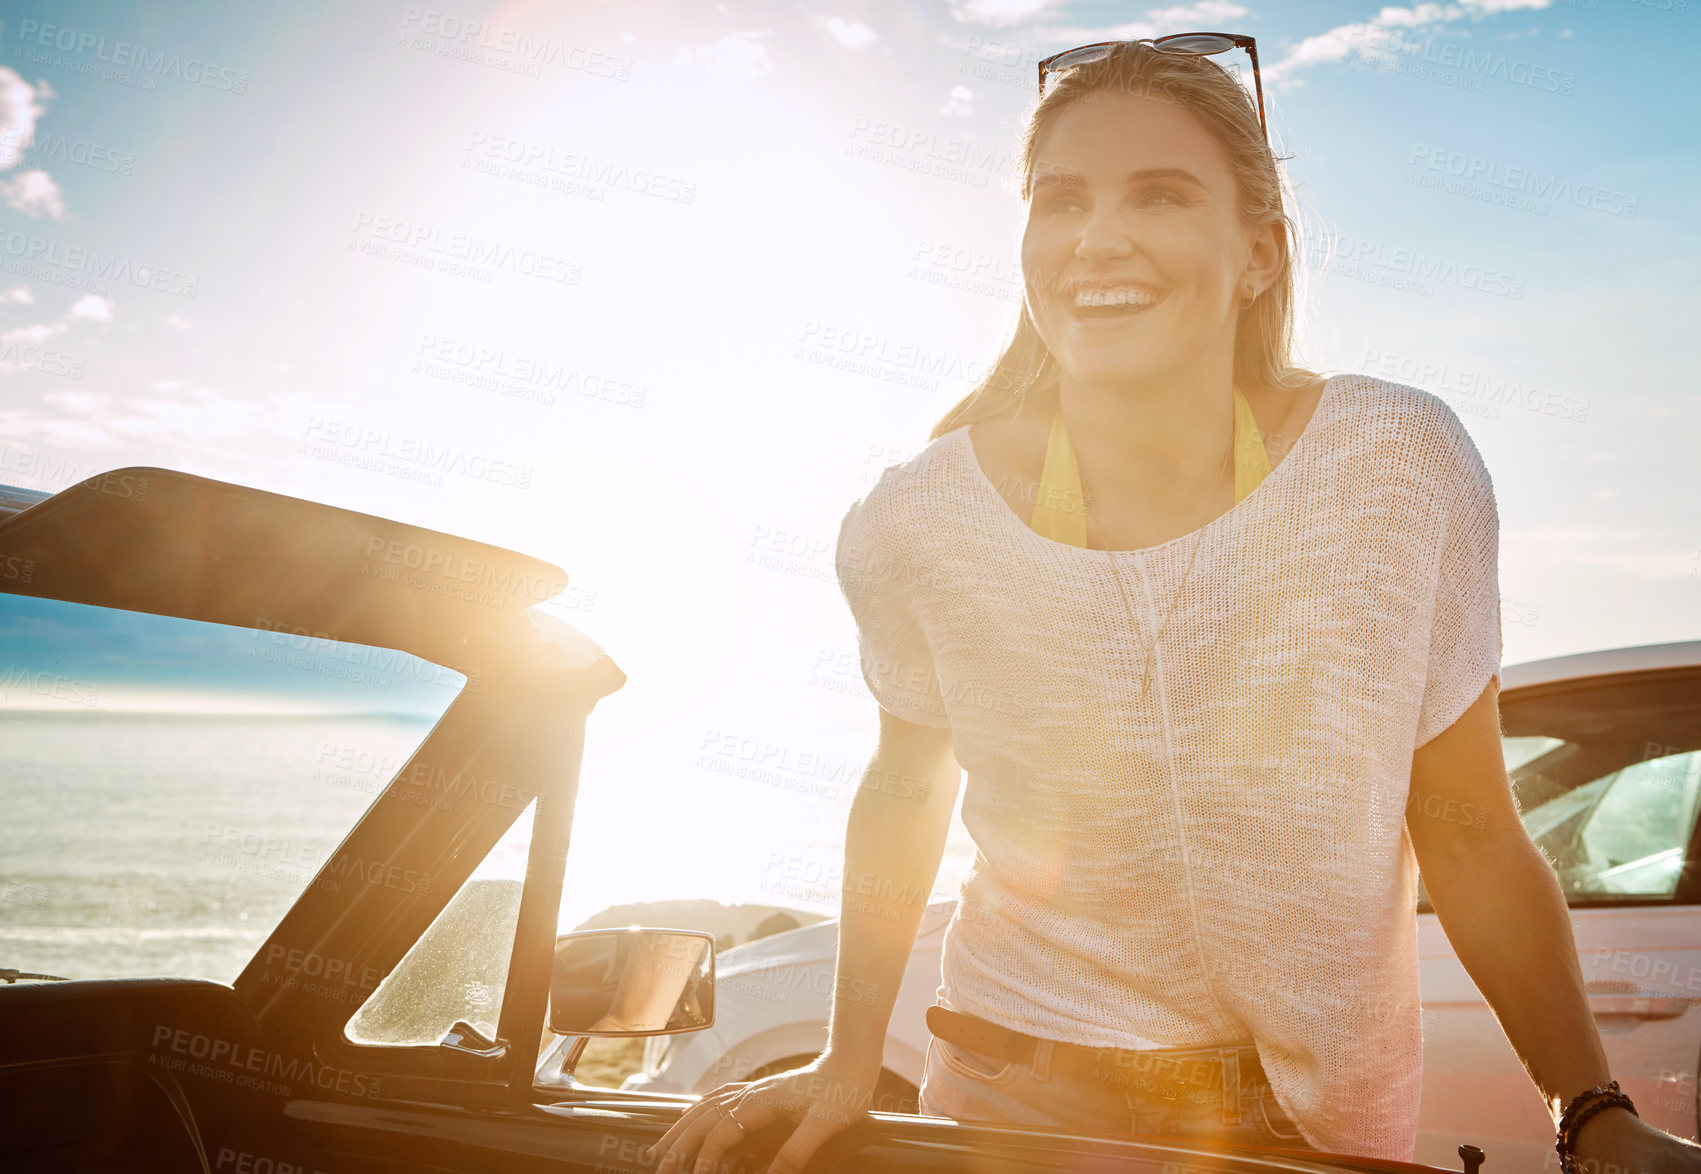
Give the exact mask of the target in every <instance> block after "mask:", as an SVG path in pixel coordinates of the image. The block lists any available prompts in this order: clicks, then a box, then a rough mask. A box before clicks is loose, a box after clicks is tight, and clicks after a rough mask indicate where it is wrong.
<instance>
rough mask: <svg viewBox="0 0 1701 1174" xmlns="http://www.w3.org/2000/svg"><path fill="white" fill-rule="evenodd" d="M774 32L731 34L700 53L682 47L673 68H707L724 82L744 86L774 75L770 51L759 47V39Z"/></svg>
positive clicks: (674, 60) (762, 30) (697, 49)
mask: <svg viewBox="0 0 1701 1174" xmlns="http://www.w3.org/2000/svg"><path fill="white" fill-rule="evenodd" d="M773 31H774V30H773V29H746V30H744V31H743V32H737V33H728V34H727V35H726V36H724V37H722V38H721V39H720V40H718V41H716V42H715V43H714V44H712V45H703V46H699V47H698V48H696V49H687V48H685V47H684V46H683V45H682V46H680V47H679V48H678V49H677V50H675V52H674V54H673V64H674V66H675V67H676V68H683V67H686V66H690V65H695V64H702V65H705V66H707V67H708V69H709V71H710V72H711V73H712V74H714V76H715V77H716V78H718V79H719V80H721V81H730V82H741V81H751V80H753V79H755V78H759V77H765V76H767V75H768V74H770V73H773V72H774V65H773V62H771V61H769V60H768V51H767V50H766V49H764V48H762V46H761V45H759V44H757V43H756V38H758V37H765V36H767V35H769V34H770V33H772V32H773Z"/></svg>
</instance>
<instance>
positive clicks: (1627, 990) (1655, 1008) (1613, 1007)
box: [1583, 981, 1689, 1019]
mask: <svg viewBox="0 0 1701 1174" xmlns="http://www.w3.org/2000/svg"><path fill="white" fill-rule="evenodd" d="M1583 989H1584V990H1585V991H1587V992H1588V995H1589V1010H1590V1011H1592V1012H1594V1014H1595V1017H1596V1018H1597V1019H1676V1018H1677V1017H1678V1016H1679V1015H1682V1014H1683V1013H1684V1012H1685V1011H1687V1010H1689V1000H1688V999H1687V998H1685V997H1684V996H1682V995H1675V996H1674V995H1656V994H1650V993H1648V992H1647V991H1643V990H1639V989H1637V987H1636V985H1635V984H1634V983H1626V982H1617V981H1607V982H1591V983H1587V984H1585V986H1584V988H1583Z"/></svg>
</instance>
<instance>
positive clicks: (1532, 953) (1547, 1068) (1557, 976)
mask: <svg viewBox="0 0 1701 1174" xmlns="http://www.w3.org/2000/svg"><path fill="white" fill-rule="evenodd" d="M1467 805H1469V806H1467ZM1473 808H1474V809H1475V810H1474V811H1472V809H1473ZM1461 812H1471V813H1472V817H1471V818H1470V819H1462V818H1461V817H1460V813H1461ZM1426 813H1433V814H1426ZM1406 828H1407V831H1408V832H1409V834H1410V835H1411V839H1412V847H1413V848H1414V849H1415V851H1416V853H1417V859H1418V868H1419V870H1420V871H1421V872H1422V874H1423V882H1424V887H1425V888H1426V889H1427V890H1428V891H1429V899H1430V903H1431V904H1432V905H1433V906H1434V908H1435V913H1436V916H1437V918H1438V919H1439V920H1440V922H1441V926H1442V928H1443V929H1444V930H1446V932H1447V940H1448V941H1449V942H1451V943H1452V945H1453V949H1454V952H1455V953H1456V954H1457V955H1458V957H1459V961H1460V962H1461V963H1462V964H1463V965H1464V967H1465V970H1466V972H1467V973H1468V974H1469V975H1470V976H1471V980H1472V981H1473V982H1475V983H1476V985H1477V989H1478V990H1480V991H1481V992H1482V994H1483V997H1484V998H1485V999H1487V1000H1488V1004H1489V1006H1490V1007H1492V1008H1493V1009H1494V1014H1495V1018H1496V1019H1497V1020H1499V1022H1500V1026H1501V1029H1502V1030H1503V1031H1504V1032H1505V1033H1506V1038H1507V1040H1508V1041H1509V1042H1510V1043H1511V1044H1512V1047H1513V1049H1514V1050H1515V1051H1516V1052H1517V1053H1518V1057H1519V1059H1520V1060H1521V1061H1522V1062H1523V1065H1524V1069H1525V1071H1527V1072H1528V1073H1529V1074H1530V1079H1531V1080H1533V1081H1534V1082H1535V1085H1536V1088H1537V1090H1539V1091H1540V1093H1541V1095H1542V1098H1543V1099H1544V1100H1545V1101H1546V1102H1547V1106H1548V1112H1549V1114H1550V1115H1551V1116H1552V1117H1553V1119H1554V1124H1555V1126H1556V1127H1557V1125H1558V1122H1559V1115H1560V1113H1561V1111H1562V1110H1563V1109H1564V1107H1565V1105H1566V1103H1567V1102H1568V1101H1569V1100H1570V1099H1571V1098H1572V1097H1574V1096H1576V1095H1577V1094H1578V1093H1580V1092H1583V1091H1584V1090H1586V1089H1590V1088H1593V1087H1594V1086H1595V1085H1598V1084H1605V1083H1606V1082H1607V1081H1608V1080H1610V1079H1612V1077H1611V1074H1610V1073H1609V1072H1608V1070H1607V1058H1606V1051H1605V1049H1604V1048H1602V1046H1601V1040H1600V1034H1599V1033H1598V1032H1597V1031H1596V1029H1595V1020H1594V1016H1593V1014H1592V1013H1591V1012H1590V1010H1589V1001H1588V997H1587V995H1586V994H1585V992H1584V988H1583V972H1582V967H1581V966H1580V965H1579V964H1578V961H1577V945H1576V941H1575V939H1573V937H1572V935H1571V918H1570V914H1569V911H1568V910H1567V908H1566V904H1565V895H1564V893H1563V892H1561V890H1560V887H1559V879H1558V877H1556V876H1555V875H1554V871H1553V868H1552V867H1551V866H1550V865H1549V864H1548V862H1547V859H1546V857H1544V856H1543V855H1542V853H1541V850H1540V849H1539V848H1537V847H1536V845H1535V844H1534V843H1533V842H1532V841H1531V839H1530V836H1529V833H1528V832H1526V831H1525V830H1524V824H1523V821H1522V820H1521V819H1520V818H1519V816H1518V809H1517V805H1516V803H1515V802H1514V801H1513V797H1512V788H1511V784H1510V782H1509V781H1508V779H1507V776H1506V759H1505V754H1504V752H1503V750H1502V749H1501V731H1500V694H1499V688H1498V686H1497V683H1496V682H1495V681H1493V680H1491V681H1490V682H1489V683H1488V687H1487V688H1485V689H1484V690H1483V693H1482V696H1481V697H1479V698H1477V700H1476V701H1475V702H1474V703H1472V705H1471V707H1470V708H1469V709H1467V710H1466V711H1465V712H1464V714H1462V715H1461V716H1460V718H1459V720H1458V721H1456V722H1454V723H1453V725H1451V726H1449V727H1448V728H1447V729H1446V730H1445V731H1443V732H1442V733H1441V734H1439V735H1437V736H1436V737H1434V738H1432V739H1431V740H1430V741H1429V742H1427V743H1426V744H1424V745H1423V746H1422V747H1420V748H1419V749H1418V750H1417V751H1416V753H1414V754H1413V756H1412V782H1411V801H1410V802H1409V803H1408V804H1407V807H1406ZM1577 1158H1578V1161H1579V1164H1580V1165H1581V1164H1582V1163H1584V1162H1588V1161H1590V1160H1595V1161H1597V1162H1598V1164H1597V1165H1592V1166H1590V1167H1589V1168H1590V1169H1601V1170H1605V1169H1610V1168H1611V1167H1610V1166H1608V1165H1607V1163H1609V1162H1610V1163H1613V1164H1615V1165H1616V1166H1618V1167H1619V1168H1620V1169H1622V1170H1625V1171H1628V1172H1631V1174H1668V1172H1676V1171H1684V1172H1694V1171H1701V1146H1697V1145H1695V1144H1694V1143H1692V1142H1688V1141H1684V1140H1682V1139H1681V1138H1676V1137H1673V1136H1672V1135H1671V1134H1669V1133H1665V1132H1664V1131H1662V1130H1659V1129H1656V1128H1654V1127H1653V1126H1651V1125H1648V1124H1646V1123H1645V1122H1643V1121H1641V1120H1640V1119H1639V1118H1637V1117H1636V1116H1635V1115H1634V1114H1633V1113H1631V1112H1630V1111H1629V1110H1627V1109H1623V1108H1620V1107H1617V1106H1614V1107H1613V1108H1609V1109H1604V1110H1602V1111H1601V1112H1599V1113H1596V1114H1594V1115H1593V1116H1591V1117H1590V1118H1589V1120H1588V1122H1587V1123H1586V1124H1585V1125H1584V1127H1583V1129H1582V1130H1581V1131H1580V1132H1579V1134H1578V1139H1577Z"/></svg>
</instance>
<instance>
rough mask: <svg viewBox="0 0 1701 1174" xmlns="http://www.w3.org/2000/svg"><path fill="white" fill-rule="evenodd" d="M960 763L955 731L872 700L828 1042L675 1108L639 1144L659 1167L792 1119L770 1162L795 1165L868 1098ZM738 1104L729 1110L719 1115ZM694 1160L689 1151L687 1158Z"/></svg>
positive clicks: (850, 829)
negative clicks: (872, 722) (873, 734)
mask: <svg viewBox="0 0 1701 1174" xmlns="http://www.w3.org/2000/svg"><path fill="white" fill-rule="evenodd" d="M962 777H963V771H962V767H960V766H959V765H958V764H957V757H956V754H955V753H954V752H953V750H952V745H951V731H950V730H949V729H939V728H936V727H934V726H923V725H916V724H915V723H914V722H907V721H904V720H903V719H901V718H898V717H894V716H893V715H892V714H890V713H888V712H887V711H886V710H884V709H882V710H881V711H880V742H879V745H878V747H877V748H876V749H875V752H874V758H873V759H872V760H871V761H870V762H869V764H868V769H867V770H866V771H865V772H864V773H863V776H862V785H861V786H860V787H858V788H857V793H856V797H855V798H854V799H852V800H851V813H850V822H849V825H848V826H847V828H846V831H845V882H844V903H843V906H842V908H841V909H840V914H839V959H838V974H837V982H836V984H835V986H834V991H833V1013H832V1020H831V1023H830V1025H829V1028H828V1033H827V1048H826V1050H825V1051H823V1052H822V1053H821V1054H820V1055H819V1056H817V1057H816V1058H815V1059H814V1060H812V1061H810V1062H809V1063H807V1064H804V1065H803V1066H801V1067H799V1068H794V1069H790V1070H788V1071H785V1072H776V1073H774V1074H773V1075H772V1076H766V1077H763V1078H762V1079H761V1080H756V1081H750V1082H734V1083H730V1084H724V1085H721V1086H720V1087H719V1088H716V1089H713V1090H711V1091H710V1092H708V1093H705V1094H704V1095H703V1097H702V1098H701V1099H700V1100H699V1101H698V1103H697V1104H695V1105H693V1106H691V1107H690V1108H689V1109H687V1110H686V1111H685V1112H684V1113H683V1114H681V1115H680V1118H679V1120H678V1121H676V1122H674V1124H673V1125H672V1126H671V1127H670V1128H669V1129H668V1131H667V1132H666V1133H664V1134H663V1135H662V1137H661V1140H660V1141H658V1142H656V1144H655V1145H654V1146H652V1147H650V1149H649V1150H647V1151H645V1158H646V1159H647V1160H648V1159H654V1160H655V1161H656V1174H676V1172H678V1171H683V1170H686V1169H690V1168H694V1167H696V1168H703V1169H710V1170H718V1169H719V1168H720V1165H719V1163H720V1159H721V1155H722V1154H724V1153H725V1152H726V1151H727V1150H728V1149H730V1148H731V1147H733V1146H735V1145H737V1144H738V1143H739V1142H741V1141H743V1140H744V1138H745V1137H746V1136H747V1134H748V1133H751V1132H755V1131H756V1130H759V1129H762V1128H764V1127H765V1126H767V1125H768V1124H769V1123H771V1122H773V1121H775V1120H779V1119H786V1120H789V1121H791V1122H793V1123H795V1125H796V1128H795V1129H793V1130H792V1131H791V1132H790V1136H789V1137H787V1139H786V1141H785V1142H784V1144H782V1145H781V1146H780V1148H779V1149H778V1151H776V1152H775V1154H774V1157H773V1160H772V1162H771V1163H770V1164H769V1166H768V1170H769V1172H770V1174H801V1171H802V1170H803V1167H804V1164H805V1163H806V1162H808V1161H809V1158H810V1156H811V1155H812V1154H814V1153H815V1151H816V1150H818V1149H819V1148H820V1147H821V1144H822V1143H823V1142H825V1141H826V1140H827V1139H828V1138H830V1137H832V1136H833V1135H834V1134H836V1133H839V1132H842V1131H843V1130H844V1129H846V1128H847V1127H849V1126H850V1125H852V1124H854V1123H855V1122H856V1121H858V1120H860V1119H861V1118H862V1116H863V1114H864V1112H865V1111H866V1110H868V1109H870V1108H879V1106H877V1105H874V1104H873V1103H872V1102H873V1099H874V1089H875V1086H876V1084H877V1083H878V1082H879V1079H880V1065H881V1059H882V1054H883V1052H884V1050H885V1047H884V1045H885V1041H886V1028H887V1026H888V1024H889V1023H890V1021H891V1018H892V1007H893V1005H894V1004H895V1003H896V1002H897V997H898V984H899V983H900V982H902V981H903V977H904V970H905V969H906V968H907V967H908V965H909V960H910V951H911V950H913V949H914V948H915V935H916V931H917V929H919V928H920V926H921V915H922V912H923V910H924V909H926V907H927V897H928V894H929V893H930V892H931V891H932V890H933V882H934V880H935V879H937V878H938V875H939V861H940V858H941V857H942V856H943V855H944V853H945V832H946V829H947V828H948V827H949V826H950V823H951V812H952V810H953V809H954V808H955V807H956V804H957V790H958V787H959V785H960V784H961V782H962ZM732 1112H736V1114H737V1115H736V1116H735V1117H729V1116H728V1115H727V1114H728V1113H732ZM693 1159H695V1162H693Z"/></svg>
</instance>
